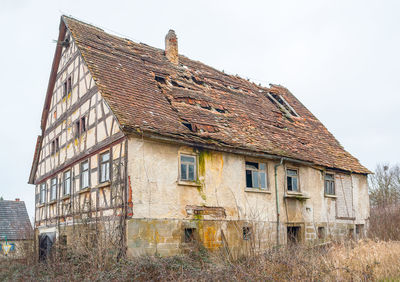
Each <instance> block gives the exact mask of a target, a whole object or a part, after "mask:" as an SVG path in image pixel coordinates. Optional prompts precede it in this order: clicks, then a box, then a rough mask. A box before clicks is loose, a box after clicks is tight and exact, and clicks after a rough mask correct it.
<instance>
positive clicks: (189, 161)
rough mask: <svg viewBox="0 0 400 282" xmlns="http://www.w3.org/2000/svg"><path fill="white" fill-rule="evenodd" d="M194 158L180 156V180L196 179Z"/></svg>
mask: <svg viewBox="0 0 400 282" xmlns="http://www.w3.org/2000/svg"><path fill="white" fill-rule="evenodd" d="M196 174H197V165H196V157H195V156H190V155H181V171H180V180H183V181H195V180H196V177H197V175H196Z"/></svg>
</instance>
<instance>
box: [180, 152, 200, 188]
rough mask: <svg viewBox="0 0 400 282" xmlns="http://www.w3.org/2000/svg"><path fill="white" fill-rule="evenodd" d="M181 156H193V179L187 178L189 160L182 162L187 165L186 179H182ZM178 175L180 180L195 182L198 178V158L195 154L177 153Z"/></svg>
mask: <svg viewBox="0 0 400 282" xmlns="http://www.w3.org/2000/svg"><path fill="white" fill-rule="evenodd" d="M182 157H192V158H194V162H193V165H194V168H193V180H191V179H189V165H190V164H191V163H189V162H183V164H186V165H187V170H186V176H187V179H182ZM178 172H179V175H178V179H179V181H180V182H186V183H195V182H196V181H197V179H198V158H197V155H196V154H191V153H183V152H182V153H179V170H178Z"/></svg>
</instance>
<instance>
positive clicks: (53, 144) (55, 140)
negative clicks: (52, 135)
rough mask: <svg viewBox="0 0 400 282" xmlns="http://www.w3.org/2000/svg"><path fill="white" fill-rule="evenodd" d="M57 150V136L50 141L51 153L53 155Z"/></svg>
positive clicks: (58, 149) (58, 148)
mask: <svg viewBox="0 0 400 282" xmlns="http://www.w3.org/2000/svg"><path fill="white" fill-rule="evenodd" d="M58 151H60V141H59V138H58V137H57V138H56V139H54V140H53V141H52V142H51V154H52V155H54V154H55V153H57V152H58Z"/></svg>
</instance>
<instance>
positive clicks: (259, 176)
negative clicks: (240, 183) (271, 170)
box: [245, 160, 269, 191]
mask: <svg viewBox="0 0 400 282" xmlns="http://www.w3.org/2000/svg"><path fill="white" fill-rule="evenodd" d="M248 163H254V164H257V166H258V168H255V167H254V168H253V167H250V164H248ZM262 165H263V166H264V169H262V168H260V167H261V166H262ZM267 170H268V168H267V163H265V162H257V161H251V160H248V161H245V174H246V175H245V176H246V189H258V190H263V191H264V190H265V191H268V190H269V187H268V172H267ZM247 171H251V182H252V187H249V186H247ZM254 174H256V175H257V183H258V186H254V184H255V183H254ZM262 174H264V184H265V187H262V185H261V182H262Z"/></svg>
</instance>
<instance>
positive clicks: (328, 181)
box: [325, 173, 335, 195]
mask: <svg viewBox="0 0 400 282" xmlns="http://www.w3.org/2000/svg"><path fill="white" fill-rule="evenodd" d="M325 194H327V195H335V176H334V175H333V174H330V173H326V174H325Z"/></svg>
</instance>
